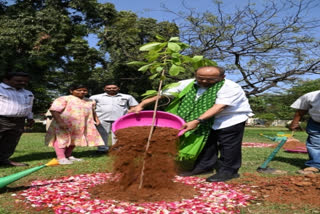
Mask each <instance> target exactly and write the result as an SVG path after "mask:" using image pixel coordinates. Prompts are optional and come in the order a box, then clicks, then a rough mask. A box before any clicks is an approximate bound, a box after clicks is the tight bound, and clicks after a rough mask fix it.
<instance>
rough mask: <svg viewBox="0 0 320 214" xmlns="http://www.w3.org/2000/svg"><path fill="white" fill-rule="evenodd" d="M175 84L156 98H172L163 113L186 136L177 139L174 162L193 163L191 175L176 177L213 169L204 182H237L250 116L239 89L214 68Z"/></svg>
mask: <svg viewBox="0 0 320 214" xmlns="http://www.w3.org/2000/svg"><path fill="white" fill-rule="evenodd" d="M179 83H180V84H179V85H178V86H177V87H174V88H170V89H168V90H167V91H164V92H163V93H162V95H161V97H160V98H164V97H166V95H167V96H168V95H169V96H170V95H172V94H175V95H176V96H175V100H173V101H172V102H171V104H170V105H169V106H168V109H167V110H168V111H169V112H171V113H174V114H177V115H178V116H180V117H182V118H183V119H184V120H185V121H186V123H185V124H184V125H183V127H182V128H181V129H185V131H186V132H185V134H184V135H183V136H182V137H181V138H180V148H179V154H178V158H179V159H180V160H194V165H193V169H192V170H191V171H188V172H184V173H182V174H180V175H181V176H192V175H200V174H206V173H212V172H213V170H214V169H216V174H214V175H212V176H210V177H208V178H207V181H208V182H219V181H227V180H230V179H233V178H238V177H239V176H240V175H239V174H238V171H239V169H240V167H241V160H242V156H241V145H242V138H243V133H244V128H245V123H246V121H247V119H248V117H249V116H251V115H252V110H251V108H250V105H249V102H248V99H247V98H246V95H245V93H244V91H243V89H242V88H241V86H240V85H238V84H237V83H235V82H233V81H231V80H228V79H225V71H224V69H223V68H221V67H218V66H206V67H201V68H199V69H198V70H197V71H196V73H195V78H194V79H188V80H182V81H180V82H179ZM177 94H178V95H177ZM156 99H157V98H156V97H152V98H148V99H145V100H143V101H142V102H141V103H140V104H139V105H137V106H136V107H134V108H133V109H132V110H131V111H130V112H136V113H139V112H140V111H141V110H143V108H144V107H145V106H146V105H148V104H151V103H153V102H155V100H156Z"/></svg>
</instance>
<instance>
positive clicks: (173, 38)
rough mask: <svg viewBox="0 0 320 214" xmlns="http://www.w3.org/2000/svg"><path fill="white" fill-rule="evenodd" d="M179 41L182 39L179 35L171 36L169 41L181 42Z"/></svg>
mask: <svg viewBox="0 0 320 214" xmlns="http://www.w3.org/2000/svg"><path fill="white" fill-rule="evenodd" d="M179 41H180V39H179V37H171V38H170V39H169V42H179Z"/></svg>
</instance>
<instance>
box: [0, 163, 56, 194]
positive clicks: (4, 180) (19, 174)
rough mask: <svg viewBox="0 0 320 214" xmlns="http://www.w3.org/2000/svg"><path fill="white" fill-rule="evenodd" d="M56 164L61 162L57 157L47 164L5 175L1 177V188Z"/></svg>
mask: <svg viewBox="0 0 320 214" xmlns="http://www.w3.org/2000/svg"><path fill="white" fill-rule="evenodd" d="M54 165H59V162H58V161H57V159H55V158H54V159H52V160H51V161H49V162H48V163H47V164H44V165H41V166H36V167H33V168H30V169H26V170H24V171H21V172H17V173H15V174H12V175H8V176H5V177H2V178H0V189H1V188H3V187H5V186H7V185H8V184H11V183H13V182H15V181H17V180H19V179H21V178H23V177H25V176H27V175H29V174H31V173H33V172H36V171H38V170H40V169H42V168H44V167H46V166H54Z"/></svg>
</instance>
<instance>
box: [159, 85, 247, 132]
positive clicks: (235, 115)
mask: <svg viewBox="0 0 320 214" xmlns="http://www.w3.org/2000/svg"><path fill="white" fill-rule="evenodd" d="M193 80H194V79H187V80H182V81H180V82H179V83H180V84H179V85H178V86H177V87H173V88H170V89H168V90H166V91H165V92H164V94H166V95H171V94H172V93H179V92H181V91H182V90H183V89H184V88H185V87H186V86H187V85H188V84H190V83H191V82H192V81H193ZM205 91H206V89H204V88H199V89H198V91H197V94H196V99H197V98H198V97H199V96H200V95H201V94H202V93H203V92H205ZM215 104H224V105H227V107H226V108H225V109H224V110H223V111H222V112H220V113H218V114H216V115H215V116H214V117H215V119H214V123H213V125H212V129H214V130H217V129H222V128H227V127H230V126H233V125H236V124H238V123H241V122H244V121H246V120H247V119H248V117H249V116H252V115H253V114H252V110H251V108H250V105H249V101H248V99H247V97H246V95H245V93H244V91H243V90H242V88H241V86H240V85H238V84H237V83H235V82H233V81H231V80H228V79H225V82H224V84H223V86H222V87H221V88H220V90H219V91H218V93H217V99H216V102H215Z"/></svg>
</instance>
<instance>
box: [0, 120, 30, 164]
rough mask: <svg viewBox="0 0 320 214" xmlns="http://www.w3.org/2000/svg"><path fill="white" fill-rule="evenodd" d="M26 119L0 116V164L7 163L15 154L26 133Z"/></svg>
mask: <svg viewBox="0 0 320 214" xmlns="http://www.w3.org/2000/svg"><path fill="white" fill-rule="evenodd" d="M24 124H25V118H22V117H20V118H9V117H2V116H0V162H2V161H6V160H8V159H9V158H10V156H11V155H12V154H13V153H14V151H15V149H16V146H17V145H18V142H19V140H20V137H21V135H22V133H23V131H24Z"/></svg>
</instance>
